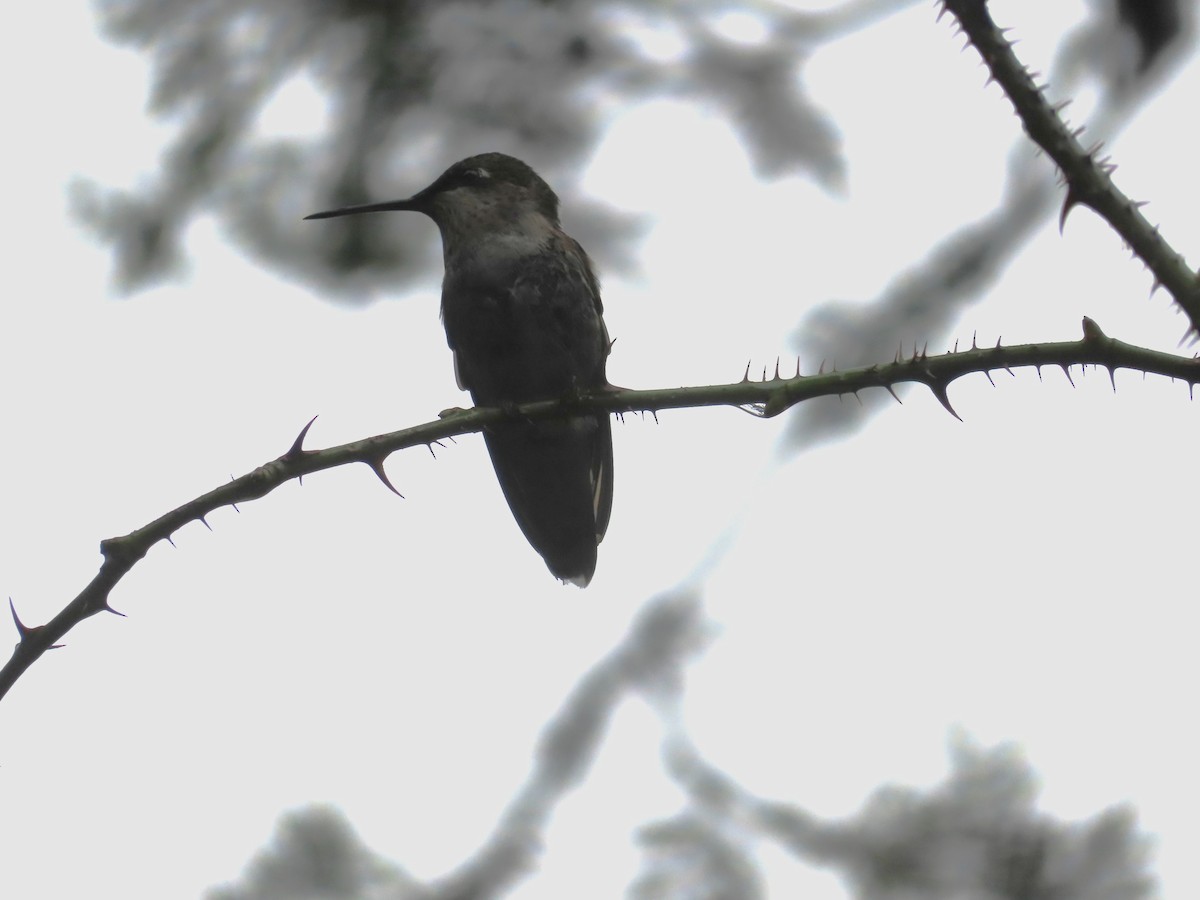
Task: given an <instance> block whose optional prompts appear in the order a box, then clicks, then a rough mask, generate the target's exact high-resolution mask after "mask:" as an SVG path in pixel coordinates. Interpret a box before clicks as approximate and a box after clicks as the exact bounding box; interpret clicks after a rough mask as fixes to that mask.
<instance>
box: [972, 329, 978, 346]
mask: <svg viewBox="0 0 1200 900" xmlns="http://www.w3.org/2000/svg"><path fill="white" fill-rule="evenodd" d="M977 337H979V332H978V331H972V332H971V349H972V350H978V349H979V345H978V344H977V343H975V338H977Z"/></svg>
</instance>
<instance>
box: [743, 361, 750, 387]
mask: <svg viewBox="0 0 1200 900" xmlns="http://www.w3.org/2000/svg"><path fill="white" fill-rule="evenodd" d="M742 383H743V384H749V383H750V361H747V362H746V374H745V375H743V376H742Z"/></svg>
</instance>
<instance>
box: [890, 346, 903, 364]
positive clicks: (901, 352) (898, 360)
mask: <svg viewBox="0 0 1200 900" xmlns="http://www.w3.org/2000/svg"><path fill="white" fill-rule="evenodd" d="M903 353H904V341H901V342H900V346H899V347H897V348H896V358H895V359H893V360H892V362H894V363H898V362H900V356H901V354H903Z"/></svg>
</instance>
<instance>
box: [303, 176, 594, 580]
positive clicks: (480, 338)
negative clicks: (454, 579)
mask: <svg viewBox="0 0 1200 900" xmlns="http://www.w3.org/2000/svg"><path fill="white" fill-rule="evenodd" d="M386 210H413V211H415V212H421V213H424V214H425V215H427V216H429V218H431V219H433V221H434V223H435V224H436V225H437V227H438V230H439V231H440V232H441V235H442V251H443V258H444V261H445V267H446V275H445V278H444V280H443V281H442V321H443V323H444V324H445V326H446V339H447V341H448V342H449V344H450V349H451V350H452V351H453V352H454V371H455V377H456V379H457V381H458V386H459V387H460V388H462V389H464V390H467V391H470V392H471V397H472V398H473V399H474V401H475V404H476V405H477V406H511V405H513V404H520V403H526V402H531V401H535V400H557V399H561V398H563V397H566V396H570V395H572V394H574V393H578V392H583V391H592V390H597V389H600V388H604V387H606V386H607V385H608V379H607V377H606V376H605V371H604V368H605V363H606V361H607V358H608V352H609V345H610V341H609V339H608V331H607V329H606V328H605V326H604V319H603V318H602V315H601V314H602V307H601V303H600V288H599V285H598V284H597V281H596V276H595V275H594V274H593V272H592V266H591V261H590V260H589V259H588V257H587V254H586V253H584V251H583V248H582V247H581V246H579V243H578V242H577V241H575V240H574V239H573V238H571V237H570V236H569V235H567V234H566V233H565V232H564V231H563V230H562V227H561V225H560V224H559V221H558V197H557V196H556V195H555V193H554V191H553V190H551V189H550V186H549V185H548V184H546V182H545V181H543V180H542V179H541V178H540V177H539V176H538V174H537V173H536V172H534V171H533V169H531V168H530V167H529V166H527V165H526V164H525V163H523V162H521V161H520V160H519V159H514V158H513V157H511V156H506V155H505V154H503V153H484V154H481V155H479V156H472V157H469V158H467V159H464V160H462V161H460V162H457V163H455V164H454V165H452V166H451V167H450V168H449V169H447V170H446V171H445V172H443V173H442V175H441V176H440V177H439V178H438V179H437V180H436V181H435V182H434V183H433V184H431V185H430V186H429V187H427V188H425V190H423V191H421V192H419V193H417V194H414V195H413V196H412V197H409V198H408V199H407V200H393V201H390V202H387V203H370V204H367V205H364V206H348V207H344V208H342V209H333V210H329V211H327V212H320V213H316V214H314V215H311V216H308V217H307V218H309V219H324V218H330V217H333V216H346V215H353V214H356V213H367V212H383V211H386ZM483 436H484V440H485V441H486V442H487V448H488V452H489V454H490V455H491V457H492V465H493V466H494V467H495V469H496V476H497V478H499V480H500V487H501V488H502V489H503V491H504V496H505V498H506V499H507V500H508V505H509V508H511V509H512V513H513V516H514V517H515V518H516V520H517V524H518V525H520V526H521V530H522V531H523V532H524V533H525V537H526V538H528V540H529V543H530V544H532V545H533V548H534V549H535V550H537V552H538V553H540V554H541V555H542V558H543V559H544V560H545V561H546V565H547V566H548V567H549V569H550V571H551V573H553V574H554V576H555V577H556V578H559V579H561V580H563V581H564V582H571V583H573V584H577V585H579V586H580V587H586V586H587V584H588V582H589V581H591V579H592V575H593V573H594V572H595V570H596V547H597V545H598V544H599V543H600V541H601V539H602V538H603V537H604V532H605V530H606V529H607V528H608V518H609V513H610V511H611V510H612V491H613V460H612V429H611V422H610V419H609V416H608V415H607V414H606V413H597V414H590V415H579V416H572V417H570V418H566V419H547V420H539V421H513V422H502V423H499V424H496V425H491V426H488V428H487V429H486V430H485V431H484V435H483Z"/></svg>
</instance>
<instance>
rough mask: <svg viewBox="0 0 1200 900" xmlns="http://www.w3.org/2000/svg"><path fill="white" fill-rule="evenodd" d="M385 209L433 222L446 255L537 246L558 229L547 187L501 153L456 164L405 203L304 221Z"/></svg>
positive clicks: (331, 212) (555, 209) (337, 211)
mask: <svg viewBox="0 0 1200 900" xmlns="http://www.w3.org/2000/svg"><path fill="white" fill-rule="evenodd" d="M388 210H413V211H415V212H422V213H425V215H427V216H429V217H430V218H431V219H433V221H434V222H436V223H437V226H438V228H439V229H440V230H441V232H442V238H443V241H444V242H445V244H446V250H447V252H448V253H450V252H453V250H452V248H456V249H462V246H461V245H463V244H476V243H480V242H485V241H487V240H488V239H490V238H496V237H510V238H513V237H525V238H526V239H528V240H530V241H533V240H537V241H541V240H543V239H544V237H545V235H546V234H547V233H548V232H549V231H552V230H555V229H557V228H558V197H557V195H555V193H554V191H553V190H551V189H550V185H548V184H546V182H545V181H543V180H542V178H541V176H539V175H538V173H537V172H535V171H533V169H531V168H529V166H527V165H525V163H523V162H521V160H519V159H516V158H515V157H512V156H508V155H506V154H504V153H481V154H479V155H478V156H469V157H467V158H466V159H463V160H459V161H458V162H456V163H455V164H454V165H452V166H451V167H450V168H448V169H447V170H446V171H445V172H443V173H442V174H441V175H440V176H438V179H437V180H436V181H435V182H433V184H431V185H429V187H427V188H425V190H423V191H419V192H418V193H416V194H413V196H411V197H409V198H408V199H407V200H391V201H387V202H384V203H368V204H365V205H363V206H346V207H342V208H341V209H331V210H328V211H326V212H319V213H314V214H313V215H311V216H306V217H305V218H307V219H328V218H332V217H334V216H349V215H355V214H357V213H366V212H385V211H388Z"/></svg>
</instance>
